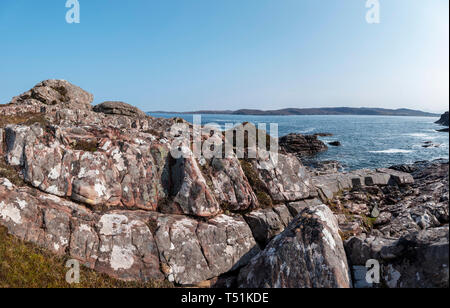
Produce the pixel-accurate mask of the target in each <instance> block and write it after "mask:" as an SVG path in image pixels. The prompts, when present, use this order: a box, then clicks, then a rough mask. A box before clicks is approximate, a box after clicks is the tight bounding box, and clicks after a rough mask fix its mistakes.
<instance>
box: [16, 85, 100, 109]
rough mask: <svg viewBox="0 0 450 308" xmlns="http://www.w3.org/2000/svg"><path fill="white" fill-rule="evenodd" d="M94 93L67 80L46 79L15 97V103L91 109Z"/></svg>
mask: <svg viewBox="0 0 450 308" xmlns="http://www.w3.org/2000/svg"><path fill="white" fill-rule="evenodd" d="M93 99H94V97H93V95H92V94H90V93H88V92H86V91H84V90H83V89H81V88H79V87H77V86H75V85H73V84H71V83H70V82H68V81H66V80H54V79H52V80H45V81H42V82H40V83H38V84H37V85H36V86H34V87H33V88H32V89H31V90H29V91H27V92H25V93H23V94H21V95H19V96H17V97H14V98H13V100H12V101H11V104H14V105H41V106H58V107H59V108H69V109H81V110H90V109H91V108H92V107H91V103H92V101H93Z"/></svg>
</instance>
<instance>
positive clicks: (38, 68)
mask: <svg viewBox="0 0 450 308" xmlns="http://www.w3.org/2000/svg"><path fill="white" fill-rule="evenodd" d="M379 1H380V5H381V6H380V9H381V11H380V12H381V23H380V24H368V23H366V20H365V15H366V12H367V9H366V8H365V3H366V1H365V0H321V1H318V0H132V1H122V0H79V3H80V6H81V23H80V24H67V23H66V21H65V15H66V12H67V10H68V9H67V8H66V7H65V2H66V0H33V1H30V0H1V1H0V32H1V36H0V103H6V102H8V101H9V100H10V99H11V97H12V96H14V95H17V94H19V93H22V92H24V91H25V90H28V89H29V88H31V87H32V86H34V85H35V84H36V83H38V82H39V81H41V80H44V79H50V78H58V79H66V80H69V81H71V82H73V83H75V84H77V85H79V86H81V87H82V88H84V89H86V90H88V91H90V92H91V93H93V94H94V96H95V103H99V102H102V101H105V100H122V101H126V102H128V103H130V104H133V105H136V106H138V107H140V108H141V109H143V110H146V111H149V110H172V111H186V110H199V109H238V108H258V109H278V108H284V107H298V108H302V107H325V106H367V107H386V108H415V109H422V110H428V111H436V112H440V111H444V110H447V109H448V101H449V87H448V83H449V33H448V29H449V15H448V12H449V1H448V0H427V1H423V0H379Z"/></svg>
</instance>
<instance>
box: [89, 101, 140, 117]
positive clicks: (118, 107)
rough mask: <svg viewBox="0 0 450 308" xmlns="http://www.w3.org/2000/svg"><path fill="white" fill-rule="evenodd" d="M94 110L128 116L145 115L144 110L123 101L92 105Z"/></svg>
mask: <svg viewBox="0 0 450 308" xmlns="http://www.w3.org/2000/svg"><path fill="white" fill-rule="evenodd" d="M93 110H94V111H95V112H101V113H105V114H115V115H124V116H129V117H145V116H146V114H145V112H143V111H141V110H139V109H138V108H136V107H134V106H132V105H129V104H127V103H124V102H104V103H101V104H98V105H96V106H94V108H93Z"/></svg>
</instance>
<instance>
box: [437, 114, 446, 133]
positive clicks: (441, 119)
mask: <svg viewBox="0 0 450 308" xmlns="http://www.w3.org/2000/svg"><path fill="white" fill-rule="evenodd" d="M436 124H439V125H442V126H447V128H443V129H438V130H437V131H438V132H447V133H448V131H449V130H448V126H449V113H448V111H447V112H445V113H444V114H443V115H441V118H440V119H439V120H438V121H437V122H436Z"/></svg>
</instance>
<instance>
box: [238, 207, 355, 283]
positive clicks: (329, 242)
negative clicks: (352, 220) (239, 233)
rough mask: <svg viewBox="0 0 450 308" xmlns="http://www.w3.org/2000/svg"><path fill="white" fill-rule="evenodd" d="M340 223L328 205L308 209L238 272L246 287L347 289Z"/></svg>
mask: <svg viewBox="0 0 450 308" xmlns="http://www.w3.org/2000/svg"><path fill="white" fill-rule="evenodd" d="M338 231H339V230H338V225H337V221H336V218H335V217H334V215H333V213H332V212H331V211H330V209H329V208H328V207H327V206H326V205H323V204H322V205H317V206H312V207H310V208H305V209H304V210H303V211H301V212H300V214H299V215H298V216H296V217H295V218H294V220H293V221H292V222H291V223H290V225H289V226H288V228H287V229H286V230H285V231H284V232H283V233H281V234H279V235H278V236H276V237H275V238H274V239H273V240H272V241H271V242H270V243H269V244H268V245H267V247H266V248H265V249H264V250H263V251H262V252H261V253H259V254H258V255H257V256H256V257H254V258H253V259H252V260H251V262H250V263H249V264H248V265H247V266H246V267H244V268H243V269H242V270H241V271H240V272H239V277H238V284H239V286H240V287H243V288H313V287H315V288H336V287H339V288H348V287H351V285H352V283H351V279H350V276H349V268H348V265H347V258H346V255H345V251H344V247H343V244H342V240H341V238H340V236H339V233H338Z"/></svg>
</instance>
